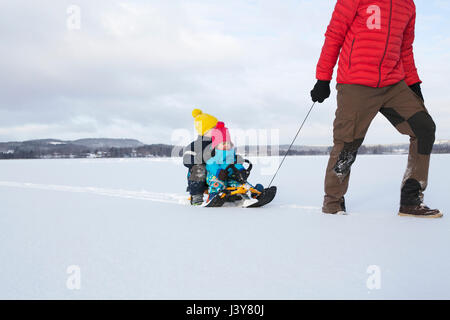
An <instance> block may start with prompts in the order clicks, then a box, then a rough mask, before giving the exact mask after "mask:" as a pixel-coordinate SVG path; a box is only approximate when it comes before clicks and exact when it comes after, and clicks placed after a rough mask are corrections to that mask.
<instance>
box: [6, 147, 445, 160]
mask: <svg viewBox="0 0 450 320" xmlns="http://www.w3.org/2000/svg"><path fill="white" fill-rule="evenodd" d="M174 148H175V146H173V145H166V144H152V145H143V146H139V147H136V148H131V147H124V148H117V147H113V148H89V147H86V146H80V145H72V144H63V145H33V146H29V145H27V146H16V147H14V149H12V150H8V151H7V152H4V151H3V152H0V159H47V158H145V157H171V156H172V155H173V154H172V153H173V150H174ZM287 149H288V148H287V147H279V148H273V147H271V146H259V147H257V146H245V147H239V148H238V152H239V153H240V154H243V155H245V156H261V155H262V156H278V155H284V154H286V151H287ZM178 150H179V152H177V153H176V156H182V150H181V148H178ZM330 152H331V147H311V148H308V147H298V146H295V147H294V148H293V149H291V150H290V151H289V153H288V155H289V156H304V155H328V154H329V153H330ZM358 153H359V154H406V153H408V145H397V146H394V145H375V146H364V145H363V146H361V147H360V149H359V152H358ZM433 153H450V144H445V143H441V144H436V145H435V146H434V149H433Z"/></svg>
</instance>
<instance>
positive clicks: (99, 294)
mask: <svg viewBox="0 0 450 320" xmlns="http://www.w3.org/2000/svg"><path fill="white" fill-rule="evenodd" d="M326 161H327V158H326V157H289V158H288V159H287V160H286V162H285V166H284V167H283V169H282V170H281V171H280V174H279V176H278V177H277V179H276V182H275V184H276V185H278V187H279V193H278V196H277V198H276V199H275V200H274V201H273V203H272V204H271V205H269V206H267V207H265V208H261V209H238V208H219V209H207V208H192V207H189V206H187V205H185V204H183V203H185V200H186V197H187V195H186V193H184V190H185V188H186V178H185V177H186V171H185V169H184V168H183V167H182V166H181V164H180V162H179V161H174V160H158V159H129V160H128V159H113V160H107V159H84V160H19V161H1V162H0V203H1V207H0V298H2V299H17V298H19V299H38V298H43V299H54V298H58V299H83V298H87V299H97V298H106V299H109V298H117V299H131V298H136V299H305V298H308V299H444V298H445V299H450V250H449V248H448V246H449V244H450V220H449V215H450V204H449V198H448V197H449V190H450V188H449V181H450V171H449V170H448V164H449V162H450V155H434V156H433V157H432V164H431V172H430V184H429V189H428V191H427V193H426V198H425V200H426V203H429V204H430V206H432V207H438V208H440V209H441V210H442V211H443V212H444V214H446V215H445V216H444V218H442V219H436V220H428V219H423V220H422V219H414V218H405V217H398V216H397V215H396V214H397V210H398V200H399V189H400V182H401V178H402V175H403V171H404V168H405V166H406V156H360V157H359V158H358V160H357V162H356V164H355V166H354V168H353V172H352V179H351V184H350V189H349V192H348V194H347V208H348V211H349V215H348V216H331V215H323V214H321V210H320V207H321V204H322V197H323V191H322V190H323V177H324V170H325V165H326ZM255 167H256V168H255V170H254V172H253V174H252V177H251V178H250V179H249V180H250V181H251V182H253V183H256V182H261V183H263V184H267V183H268V181H269V180H270V176H268V175H263V174H262V173H261V172H260V170H258V169H261V168H262V167H263V165H262V164H260V165H258V164H256V165H255ZM69 266H77V268H78V267H79V269H76V270H78V271H79V273H78V272H75V273H71V274H68V273H67V271H68V267H69ZM370 266H372V267H370ZM69 271H71V270H70V269H69ZM368 271H369V272H368ZM372 272H374V273H372ZM75 274H76V276H78V275H79V276H80V277H77V279H79V280H80V282H79V284H80V289H78V290H77V289H75V290H70V289H69V288H68V287H67V282H68V279H72V280H73V275H75ZM368 280H369V281H368ZM69 283H71V282H70V281H69ZM368 283H369V286H368V285H367V284H368ZM374 284H375V285H374ZM69 287H70V286H69Z"/></svg>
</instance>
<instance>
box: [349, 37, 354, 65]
mask: <svg viewBox="0 0 450 320" xmlns="http://www.w3.org/2000/svg"><path fill="white" fill-rule="evenodd" d="M355 40H356V37H354V38H353V41H352V46H351V48H350V54H349V55H348V69H349V70H350V68H351V67H352V54H353V46H354V45H355Z"/></svg>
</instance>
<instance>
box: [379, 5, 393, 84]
mask: <svg viewBox="0 0 450 320" xmlns="http://www.w3.org/2000/svg"><path fill="white" fill-rule="evenodd" d="M391 21H392V0H391V8H390V12H389V27H388V35H387V39H386V47H385V48H384V53H383V57H382V58H381V62H380V68H379V70H378V72H379V80H378V84H377V88H379V87H380V84H381V66H382V65H383V61H384V58H385V57H386V53H387V48H388V45H389V38H390V37H391Z"/></svg>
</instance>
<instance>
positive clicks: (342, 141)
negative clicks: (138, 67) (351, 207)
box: [322, 81, 436, 213]
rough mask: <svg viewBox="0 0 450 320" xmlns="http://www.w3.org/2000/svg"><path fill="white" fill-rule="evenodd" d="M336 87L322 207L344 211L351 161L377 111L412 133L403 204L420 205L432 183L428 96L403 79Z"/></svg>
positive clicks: (327, 211)
mask: <svg viewBox="0 0 450 320" xmlns="http://www.w3.org/2000/svg"><path fill="white" fill-rule="evenodd" d="M336 89H337V91H338V94H337V104H338V107H337V110H336V118H335V121H334V124H333V126H334V128H333V140H334V146H333V149H332V151H331V154H330V159H329V162H328V166H327V171H326V177H325V198H324V204H323V208H322V211H323V212H325V213H335V212H337V211H340V210H341V207H340V203H341V199H342V197H343V196H344V195H345V193H346V192H347V189H348V183H349V179H350V168H351V165H352V163H353V162H354V161H355V158H356V154H357V151H358V148H359V147H360V146H361V144H362V142H363V140H364V137H365V135H366V133H367V130H368V128H369V126H370V123H371V122H372V120H373V119H374V117H375V116H376V115H377V113H378V112H381V113H382V114H383V115H384V116H385V117H386V118H387V119H388V120H389V121H390V122H391V123H392V125H393V126H394V127H395V128H396V129H397V130H398V131H399V132H400V133H401V134H406V135H409V136H410V148H409V158H408V166H407V170H406V173H405V175H404V179H403V182H402V194H401V204H403V205H413V204H419V203H420V201H421V199H422V192H423V191H424V190H425V189H426V187H427V181H428V168H429V162H430V154H431V150H432V148H433V143H434V134H435V130H436V127H435V124H434V122H433V120H432V118H431V117H430V115H429V114H428V111H427V109H426V108H425V105H424V103H423V101H422V100H421V99H420V98H419V97H418V96H417V95H416V94H415V93H414V92H413V91H412V90H411V89H410V88H409V87H408V86H407V85H406V83H405V82H404V81H401V82H399V83H397V84H395V85H393V86H388V87H384V88H372V87H367V86H362V85H352V84H338V85H337V87H336Z"/></svg>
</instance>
